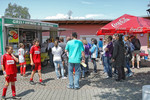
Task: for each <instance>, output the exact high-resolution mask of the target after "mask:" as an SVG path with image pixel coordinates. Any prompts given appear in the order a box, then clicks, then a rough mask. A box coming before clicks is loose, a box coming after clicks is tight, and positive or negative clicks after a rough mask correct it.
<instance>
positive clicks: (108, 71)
mask: <svg viewBox="0 0 150 100" xmlns="http://www.w3.org/2000/svg"><path fill="white" fill-rule="evenodd" d="M104 63H105V67H106V72H107V74H108V76H109V77H112V68H111V65H110V57H106V56H104Z"/></svg>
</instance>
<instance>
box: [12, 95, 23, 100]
mask: <svg viewBox="0 0 150 100" xmlns="http://www.w3.org/2000/svg"><path fill="white" fill-rule="evenodd" d="M12 99H16V100H21V97H18V96H13V97H12Z"/></svg>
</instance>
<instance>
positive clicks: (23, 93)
mask: <svg viewBox="0 0 150 100" xmlns="http://www.w3.org/2000/svg"><path fill="white" fill-rule="evenodd" d="M31 92H35V91H34V89H29V90H26V91H24V92H22V93H20V94H18V95H17V96H19V97H21V96H25V95H27V94H30V93H31Z"/></svg>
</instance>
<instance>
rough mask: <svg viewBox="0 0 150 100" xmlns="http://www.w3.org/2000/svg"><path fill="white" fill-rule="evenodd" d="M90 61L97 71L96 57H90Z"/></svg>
mask: <svg viewBox="0 0 150 100" xmlns="http://www.w3.org/2000/svg"><path fill="white" fill-rule="evenodd" d="M92 62H93V65H94V72H97V65H96V58H92Z"/></svg>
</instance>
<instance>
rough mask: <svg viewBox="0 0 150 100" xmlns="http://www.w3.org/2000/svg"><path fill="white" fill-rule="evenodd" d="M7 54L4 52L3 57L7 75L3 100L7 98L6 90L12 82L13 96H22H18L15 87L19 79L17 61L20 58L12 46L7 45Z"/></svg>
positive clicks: (3, 65) (3, 67) (2, 60)
mask: <svg viewBox="0 0 150 100" xmlns="http://www.w3.org/2000/svg"><path fill="white" fill-rule="evenodd" d="M5 50H6V54H4V55H3V56H2V58H1V66H2V70H3V74H4V76H5V86H4V88H3V93H2V98H1V100H6V98H5V96H6V91H7V88H8V86H9V83H11V89H12V96H13V99H21V98H20V97H17V96H16V89H15V81H17V66H16V62H18V58H16V57H15V56H14V55H13V54H12V53H13V48H12V47H11V46H6V47H5Z"/></svg>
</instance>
